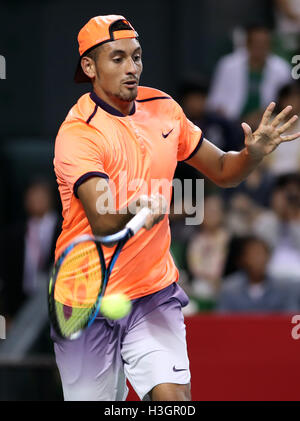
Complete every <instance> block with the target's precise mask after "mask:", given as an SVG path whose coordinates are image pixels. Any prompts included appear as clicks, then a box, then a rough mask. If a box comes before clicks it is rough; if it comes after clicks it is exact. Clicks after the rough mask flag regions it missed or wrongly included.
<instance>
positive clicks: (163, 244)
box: [54, 87, 203, 299]
mask: <svg viewBox="0 0 300 421" xmlns="http://www.w3.org/2000/svg"><path fill="white" fill-rule="evenodd" d="M202 141H203V135H202V132H201V130H200V129H199V128H198V127H196V126H195V125H194V124H192V123H191V122H190V121H189V120H188V119H187V118H186V116H185V115H184V113H183V111H182V109H181V107H180V106H179V105H178V104H177V103H176V102H175V101H174V100H173V99H172V98H171V97H170V96H168V95H166V94H165V93H164V92H161V91H158V90H156V89H152V88H147V87H139V89H138V97H137V99H136V101H135V102H134V107H133V109H132V112H131V113H130V115H128V116H124V115H123V114H121V113H120V112H119V111H118V110H116V109H115V108H113V107H111V106H110V105H108V104H107V103H105V102H104V101H102V100H101V99H100V98H99V97H97V95H96V94H95V93H94V92H92V93H91V94H89V93H88V94H85V95H83V96H82V97H81V98H80V99H79V100H78V102H77V104H76V105H75V106H74V107H73V108H72V109H71V110H70V112H69V113H68V115H67V118H66V120H65V121H64V122H63V124H62V125H61V127H60V129H59V132H58V135H57V138H56V143H55V157H54V168H55V173H56V177H57V182H58V186H59V192H60V197H61V201H62V206H63V225H62V232H61V234H60V236H59V238H58V240H57V244H56V252H55V258H56V260H57V259H58V257H59V255H60V254H61V253H62V251H63V250H64V249H65V248H66V246H67V245H68V244H69V243H71V242H72V240H74V239H75V238H76V237H77V236H79V235H82V234H92V230H91V227H90V225H89V222H88V220H87V218H86V215H85V212H84V209H83V207H82V204H81V202H80V200H79V199H78V197H77V189H78V187H79V186H80V184H81V183H83V182H84V181H85V180H86V179H88V178H89V177H93V176H99V177H105V178H107V180H108V181H113V182H114V185H115V186H116V189H115V191H114V192H113V194H114V198H115V207H116V209H121V208H124V207H127V206H128V204H129V203H130V202H132V200H134V199H136V198H137V197H139V196H140V195H141V194H150V193H155V192H156V191H158V186H159V183H160V181H161V180H162V179H163V180H164V183H167V185H168V186H169V191H170V189H171V186H172V179H173V176H174V172H175V168H176V165H177V161H184V160H187V159H190V158H191V156H192V155H194V154H195V153H196V151H197V150H198V149H199V147H200V146H201V144H202ZM126 179H127V180H126ZM136 180H138V181H136ZM126 181H127V183H126ZM151 182H152V190H151V192H150V190H148V191H147V190H146V191H145V186H146V188H149V189H150V187H151ZM124 186H127V188H125V190H126V192H125V194H124ZM153 186H154V190H153ZM165 191H166V190H165ZM160 192H161V193H163V194H164V191H163V190H160ZM126 193H127V194H126ZM99 195H100V193H99ZM126 195H127V197H126ZM165 196H166V195H165ZM166 198H167V199H170V197H166ZM99 218H101V215H99ZM170 242H171V235H170V227H169V219H168V216H167V215H166V216H165V218H164V219H163V221H161V222H160V223H159V224H156V225H155V226H154V227H153V228H152V229H151V230H149V231H147V230H145V229H142V230H140V231H139V232H138V233H137V234H136V235H135V236H134V237H133V238H132V239H130V240H129V242H128V243H127V244H126V245H125V247H124V249H123V250H122V252H121V254H120V256H119V257H118V259H117V261H116V264H115V266H114V268H113V271H112V273H111V276H110V279H109V282H108V286H107V290H106V293H107V294H110V293H116V292H123V293H125V294H127V296H128V297H129V298H130V299H134V298H138V297H142V296H145V295H148V294H151V293H154V292H156V291H159V290H161V289H163V288H165V287H167V286H168V285H170V284H171V283H172V282H174V281H177V280H178V270H177V268H176V266H175V264H174V261H173V259H172V256H171V254H170V251H169V249H170ZM103 249H104V255H105V259H106V262H108V261H109V259H110V257H111V255H112V253H113V250H114V248H106V247H103ZM65 293H66V294H67V291H66V292H65Z"/></svg>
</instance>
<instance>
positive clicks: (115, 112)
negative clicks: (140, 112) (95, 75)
mask: <svg viewBox="0 0 300 421" xmlns="http://www.w3.org/2000/svg"><path fill="white" fill-rule="evenodd" d="M90 98H91V100H92V101H94V102H95V104H97V105H98V106H99V107H100V108H102V109H103V110H104V111H106V112H107V113H109V114H112V115H115V116H117V117H127V116H126V115H125V114H123V113H121V112H120V111H119V110H117V109H116V108H114V107H112V106H111V105H109V104H108V103H107V102H105V101H103V99H101V98H99V97H98V95H96V94H95V92H94V91H92V92H91V93H90ZM134 113H135V102H134V103H133V107H132V110H131V111H130V113H129V114H128V115H132V114H134Z"/></svg>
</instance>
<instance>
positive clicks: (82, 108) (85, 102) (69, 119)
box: [57, 93, 97, 138]
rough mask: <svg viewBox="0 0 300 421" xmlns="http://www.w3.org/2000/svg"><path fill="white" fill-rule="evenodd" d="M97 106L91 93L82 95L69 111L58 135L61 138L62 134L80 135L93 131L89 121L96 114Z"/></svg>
mask: <svg viewBox="0 0 300 421" xmlns="http://www.w3.org/2000/svg"><path fill="white" fill-rule="evenodd" d="M96 108H97V106H96V105H95V103H94V102H93V101H92V100H91V98H90V95H89V93H87V94H84V95H82V96H81V97H80V98H79V99H78V101H77V103H76V104H75V105H73V107H72V108H71V109H70V111H69V112H68V114H67V116H66V118H65V120H64V121H63V123H62V124H61V126H60V128H59V131H58V135H57V137H58V138H59V137H60V136H61V135H62V134H64V135H68V134H69V135H72V134H76V135H77V136H78V135H79V134H80V133H86V132H88V131H92V128H91V127H90V126H89V124H88V123H89V120H90V119H91V118H92V117H93V114H95V111H96Z"/></svg>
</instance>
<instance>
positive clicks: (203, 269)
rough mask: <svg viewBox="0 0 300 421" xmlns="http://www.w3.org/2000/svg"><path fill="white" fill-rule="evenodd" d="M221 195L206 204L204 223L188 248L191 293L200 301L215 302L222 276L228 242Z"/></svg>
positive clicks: (212, 196) (213, 196) (208, 198)
mask: <svg viewBox="0 0 300 421" xmlns="http://www.w3.org/2000/svg"><path fill="white" fill-rule="evenodd" d="M225 221H226V218H225V212H224V205H223V201H222V199H221V197H220V196H217V195H211V196H209V197H207V198H206V199H205V201H204V220H203V223H202V224H201V225H200V226H199V228H198V232H197V233H196V234H195V235H194V236H193V237H192V238H191V239H190V242H189V243H188V245H187V266H188V271H189V273H190V275H191V278H192V289H191V293H192V295H193V297H194V298H195V299H196V300H197V299H200V300H202V299H204V298H207V299H214V298H215V296H216V293H217V291H218V288H219V285H220V280H221V277H222V275H223V269H224V264H225V260H226V254H227V245H228V242H229V238H230V235H229V232H228V230H227V229H226V227H225Z"/></svg>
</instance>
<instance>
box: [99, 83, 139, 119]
mask: <svg viewBox="0 0 300 421" xmlns="http://www.w3.org/2000/svg"><path fill="white" fill-rule="evenodd" d="M93 91H94V92H95V94H96V95H97V96H98V97H99V98H100V99H101V100H102V101H104V102H106V103H107V104H108V105H110V106H111V107H113V108H115V109H116V110H118V111H119V112H120V113H122V114H124V115H129V114H130V113H131V111H132V107H133V106H134V101H131V102H127V101H122V100H121V99H119V98H116V97H110V96H108V95H107V94H106V93H105V92H103V91H102V90H101V89H99V88H97V87H96V86H94V87H93Z"/></svg>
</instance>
